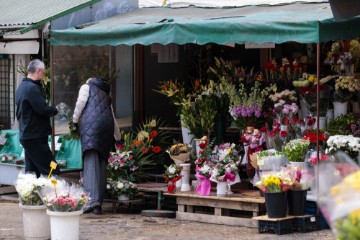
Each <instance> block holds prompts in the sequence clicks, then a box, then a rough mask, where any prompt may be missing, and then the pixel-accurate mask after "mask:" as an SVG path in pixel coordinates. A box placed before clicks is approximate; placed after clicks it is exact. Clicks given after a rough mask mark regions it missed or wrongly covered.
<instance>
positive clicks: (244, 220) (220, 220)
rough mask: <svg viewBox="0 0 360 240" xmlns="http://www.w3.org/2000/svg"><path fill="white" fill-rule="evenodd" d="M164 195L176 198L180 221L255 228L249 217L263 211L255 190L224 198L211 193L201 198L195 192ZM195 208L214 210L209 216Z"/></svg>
mask: <svg viewBox="0 0 360 240" xmlns="http://www.w3.org/2000/svg"><path fill="white" fill-rule="evenodd" d="M164 195H166V196H175V197H176V203H177V204H178V211H177V212H176V218H177V219H180V220H189V221H197V222H205V223H215V224H224V225H232V226H243V227H254V228H255V227H257V221H256V220H253V219H251V217H255V216H258V215H259V214H261V213H262V212H263V211H264V209H265V199H264V198H263V197H261V196H260V193H259V191H255V190H240V192H239V193H236V194H232V195H229V196H226V197H218V196H216V194H215V193H213V192H212V193H211V195H210V196H201V195H199V194H198V193H196V192H176V193H173V194H170V193H164ZM195 207H210V208H213V209H214V213H213V214H212V215H210V214H208V213H204V212H202V211H196V210H195ZM231 210H238V211H242V212H248V213H249V215H246V214H243V215H239V214H238V215H236V214H234V213H232V211H231Z"/></svg>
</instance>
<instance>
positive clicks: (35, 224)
mask: <svg viewBox="0 0 360 240" xmlns="http://www.w3.org/2000/svg"><path fill="white" fill-rule="evenodd" d="M19 207H20V208H21V209H22V211H23V224H24V238H25V239H26V240H30V239H34V240H35V239H36V240H40V239H50V218H49V216H48V215H47V214H46V206H45V205H40V206H32V205H22V204H21V203H20V204H19Z"/></svg>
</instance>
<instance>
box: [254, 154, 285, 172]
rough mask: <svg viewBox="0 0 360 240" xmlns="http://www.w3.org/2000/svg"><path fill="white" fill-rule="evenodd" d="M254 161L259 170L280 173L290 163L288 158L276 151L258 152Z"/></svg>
mask: <svg viewBox="0 0 360 240" xmlns="http://www.w3.org/2000/svg"><path fill="white" fill-rule="evenodd" d="M254 161H256V164H257V166H258V168H257V169H260V170H262V171H279V170H280V169H281V167H282V166H286V164H287V163H288V159H287V157H286V156H285V155H284V154H283V153H282V152H279V151H276V150H275V149H269V150H265V151H260V152H256V153H255V159H254ZM252 162H253V161H252Z"/></svg>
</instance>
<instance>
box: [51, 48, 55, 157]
mask: <svg viewBox="0 0 360 240" xmlns="http://www.w3.org/2000/svg"><path fill="white" fill-rule="evenodd" d="M53 56H54V47H53V46H52V45H50V86H51V94H50V95H51V104H54V102H55V96H54V95H55V94H54V93H55V87H54V57H53ZM51 126H52V128H51V129H52V132H51V151H52V153H53V155H54V158H55V116H54V117H52V118H51ZM54 160H55V159H54Z"/></svg>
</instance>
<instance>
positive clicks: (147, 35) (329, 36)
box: [51, 2, 360, 46]
mask: <svg viewBox="0 0 360 240" xmlns="http://www.w3.org/2000/svg"><path fill="white" fill-rule="evenodd" d="M359 31H360V17H353V18H349V19H339V20H337V19H334V18H333V14H332V11H331V7H330V4H329V3H300V2H299V3H293V4H286V5H276V6H272V5H266V6H264V5H261V6H245V7H241V8H198V7H186V8H141V9H137V10H134V11H132V12H128V13H125V14H121V15H117V16H114V17H111V18H108V19H105V20H102V21H99V22H92V23H88V24H83V25H80V26H76V27H72V28H68V29H65V30H51V44H52V45H69V46H75V45H82V46H88V45H97V46H104V45H112V46H116V45H120V44H126V45H134V44H142V45H150V44H153V43H160V44H169V43H177V44H186V43H196V44H200V45H201V44H206V43H218V44H226V43H238V44H243V43H247V42H254V43H264V42H273V43H283V42H288V41H296V42H299V43H316V42H325V41H329V40H333V39H347V38H353V37H357V36H358V33H359Z"/></svg>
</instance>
